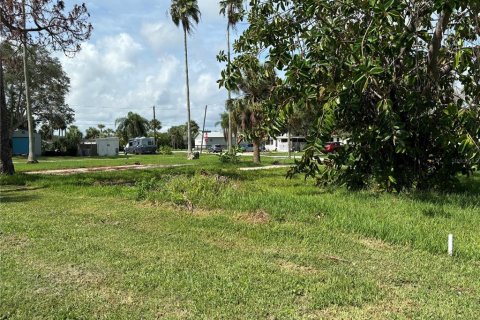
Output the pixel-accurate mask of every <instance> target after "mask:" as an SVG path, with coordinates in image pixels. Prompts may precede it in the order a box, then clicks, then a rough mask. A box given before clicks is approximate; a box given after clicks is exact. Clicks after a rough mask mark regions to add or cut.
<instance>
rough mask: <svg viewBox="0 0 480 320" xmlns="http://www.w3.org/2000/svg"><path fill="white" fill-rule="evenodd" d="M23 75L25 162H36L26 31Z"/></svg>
mask: <svg viewBox="0 0 480 320" xmlns="http://www.w3.org/2000/svg"><path fill="white" fill-rule="evenodd" d="M22 5H23V27H24V29H25V28H26V23H27V19H26V17H27V15H26V11H25V0H23V1H22ZM22 45H23V75H24V78H25V100H26V104H27V123H28V160H27V163H37V162H38V161H37V160H36V159H35V150H34V146H35V141H34V139H35V137H34V136H33V118H32V107H31V104H30V76H29V74H28V66H27V60H28V59H27V54H28V53H27V32H26V31H25V32H24V33H23V41H22Z"/></svg>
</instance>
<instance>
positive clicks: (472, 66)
mask: <svg viewBox="0 0 480 320" xmlns="http://www.w3.org/2000/svg"><path fill="white" fill-rule="evenodd" d="M250 9H251V10H250V12H249V14H248V22H249V27H248V29H247V30H246V31H245V32H244V33H243V34H242V35H241V37H240V39H239V40H238V41H237V42H236V43H235V45H234V48H235V50H236V52H237V54H239V55H240V56H247V55H252V54H253V55H257V56H261V57H262V58H265V63H266V64H270V65H272V66H274V67H275V68H276V70H278V71H280V72H281V73H282V74H283V75H284V78H283V83H282V85H281V86H278V87H277V89H276V94H275V95H274V97H276V99H277V100H276V104H277V105H278V106H280V107H281V112H279V114H280V115H283V116H284V120H285V121H286V119H288V114H289V112H291V110H293V109H294V108H295V107H300V108H304V107H309V108H315V109H317V110H318V112H315V113H314V114H316V119H315V121H314V124H313V125H312V126H311V127H310V129H309V134H308V142H309V146H308V148H307V150H306V153H305V156H304V158H303V160H302V161H301V162H299V163H298V165H297V170H296V172H304V173H306V174H307V175H308V176H312V177H316V178H317V181H318V182H319V183H341V184H346V185H347V186H348V187H351V188H361V187H366V186H376V187H380V188H384V189H386V190H397V191H399V190H402V189H404V188H410V187H416V188H430V187H448V186H451V185H452V184H453V183H454V182H455V181H456V180H455V178H456V176H457V174H458V173H464V174H468V173H470V172H471V171H472V170H473V169H475V168H478V163H479V159H480V143H479V135H480V131H479V130H480V125H479V124H480V116H479V100H480V89H479V88H480V87H479V81H480V48H479V45H478V40H479V36H480V26H479V20H480V19H479V13H480V3H479V2H478V1H476V0H469V1H446V0H415V1H395V0H390V1H378V0H370V1H363V0H345V1H329V0H302V1H297V0H263V1H259V0H252V1H250ZM222 81H223V83H224V84H225V85H226V86H227V87H228V86H230V85H232V86H234V84H235V82H238V78H237V79H236V78H235V75H231V76H229V75H228V74H227V73H223V79H222ZM340 131H341V132H346V133H348V135H349V137H350V140H349V143H348V144H347V145H345V146H344V147H343V148H342V149H341V150H340V151H339V152H338V153H336V154H333V155H329V156H328V157H327V156H326V155H325V154H324V153H323V146H324V143H325V142H326V141H328V140H329V139H330V138H331V136H332V135H333V134H335V133H336V132H340ZM325 158H327V159H325Z"/></svg>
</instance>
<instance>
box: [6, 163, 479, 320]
mask: <svg viewBox="0 0 480 320" xmlns="http://www.w3.org/2000/svg"><path fill="white" fill-rule="evenodd" d="M268 162H269V161H268V160H267V161H266V162H265V164H268ZM247 165H249V164H248V160H247V159H246V160H245V163H243V164H240V165H239V166H247ZM139 181H143V182H142V183H139ZM0 183H1V188H2V189H1V190H2V191H1V198H0V210H1V215H0V259H1V260H0V279H1V282H0V317H1V318H8V319H32V318H41V319H43V318H52V319H92V318H107V319H136V318H145V319H152V318H164V319H329V318H330V319H372V318H373V319H411V318H416V319H455V318H456V319H477V318H478V314H480V231H479V226H480V192H479V191H480V179H479V176H476V177H474V178H471V179H469V180H465V181H464V183H463V189H462V190H459V191H458V192H457V193H452V194H441V193H436V192H428V193H410V194H402V195H388V194H378V193H374V192H366V191H365V192H348V191H347V190H344V189H341V188H338V189H318V188H316V187H314V186H313V185H312V182H311V181H308V180H307V181H304V180H303V178H302V177H297V178H295V179H292V180H289V179H285V169H277V170H273V171H271V170H269V171H255V172H240V171H239V170H237V166H234V165H228V164H220V163H219V162H218V160H217V159H216V158H214V157H213V156H212V157H211V158H207V157H204V160H201V161H197V162H193V165H191V166H186V167H179V168H170V169H168V168H162V169H153V170H145V171H125V172H104V173H90V174H76V175H71V176H42V175H24V174H19V175H17V176H15V177H13V178H2V179H1V180H0ZM138 199H140V200H138ZM448 233H453V234H454V235H455V256H454V257H448V256H447V254H446V242H447V235H448Z"/></svg>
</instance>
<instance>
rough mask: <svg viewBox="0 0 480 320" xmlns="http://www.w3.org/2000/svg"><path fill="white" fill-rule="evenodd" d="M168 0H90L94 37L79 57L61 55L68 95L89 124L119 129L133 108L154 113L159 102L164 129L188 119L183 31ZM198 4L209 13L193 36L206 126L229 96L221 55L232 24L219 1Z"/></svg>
mask: <svg viewBox="0 0 480 320" xmlns="http://www.w3.org/2000/svg"><path fill="white" fill-rule="evenodd" d="M93 2H95V5H93ZM169 3H170V2H169V1H165V2H162V1H161V2H160V5H157V6H153V5H152V3H151V1H146V0H126V1H113V0H106V1H104V2H96V1H93V0H92V1H91V4H92V6H91V7H90V9H91V13H92V20H93V21H92V23H93V25H94V28H95V29H94V35H93V38H92V40H90V42H88V43H85V44H83V46H82V47H83V49H82V51H81V52H80V53H79V54H78V55H77V56H76V57H75V58H74V59H67V58H61V61H62V63H63V65H64V68H65V70H66V72H67V73H68V75H69V76H70V78H71V92H70V95H69V96H68V98H67V101H68V103H69V104H70V105H71V106H72V107H74V109H75V110H76V120H77V123H76V124H77V125H78V126H79V127H80V128H81V129H82V130H84V129H86V128H87V127H89V126H96V125H97V124H98V123H104V124H106V125H107V127H111V128H113V126H114V121H115V119H116V118H119V117H121V116H125V115H126V113H127V112H128V111H134V112H138V113H140V114H141V115H142V116H144V117H146V118H148V119H150V118H151V117H152V106H153V105H156V106H157V118H159V120H160V121H162V124H163V128H164V129H168V127H170V126H173V125H178V124H181V123H185V121H186V97H185V75H184V57H183V33H182V31H181V29H179V28H177V27H175V26H174V25H173V23H172V22H171V20H170V18H169V17H168V16H167V15H166V11H167V10H168V6H169ZM199 6H200V9H201V10H202V20H201V22H200V24H199V25H198V26H197V27H196V29H195V32H194V33H193V34H192V36H190V37H189V39H188V45H189V69H190V87H191V88H190V92H191V109H192V118H193V120H195V121H197V123H198V124H199V125H201V123H202V121H203V112H204V107H205V105H208V106H209V109H208V115H207V125H206V126H207V128H210V129H215V128H214V123H215V122H216V121H218V119H219V113H221V112H222V111H223V110H224V101H225V98H226V93H225V91H224V90H219V89H218V85H217V83H216V81H217V79H218V78H219V74H220V69H221V66H220V65H219V64H218V62H217V61H216V58H215V57H216V54H217V53H218V51H219V50H221V49H225V46H226V43H225V42H226V40H225V25H224V24H225V23H224V18H223V17H221V16H219V15H218V11H219V9H218V2H217V1H213V0H200V1H199ZM217 129H218V128H217Z"/></svg>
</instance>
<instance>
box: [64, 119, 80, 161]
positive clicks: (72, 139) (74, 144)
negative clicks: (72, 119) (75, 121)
mask: <svg viewBox="0 0 480 320" xmlns="http://www.w3.org/2000/svg"><path fill="white" fill-rule="evenodd" d="M82 137H83V134H82V132H81V131H80V130H79V129H78V127H77V126H70V127H69V128H68V132H67V134H66V135H65V151H66V152H67V154H68V155H70V156H75V155H77V151H78V145H79V144H80V141H82Z"/></svg>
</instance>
